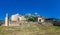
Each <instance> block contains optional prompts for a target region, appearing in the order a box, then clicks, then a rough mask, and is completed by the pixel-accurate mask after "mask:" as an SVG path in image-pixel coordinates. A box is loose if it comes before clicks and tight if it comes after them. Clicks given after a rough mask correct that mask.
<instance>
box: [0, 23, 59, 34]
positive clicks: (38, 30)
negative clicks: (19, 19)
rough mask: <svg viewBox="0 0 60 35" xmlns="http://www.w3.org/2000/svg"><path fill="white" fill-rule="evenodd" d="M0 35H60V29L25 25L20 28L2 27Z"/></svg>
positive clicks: (39, 25)
mask: <svg viewBox="0 0 60 35" xmlns="http://www.w3.org/2000/svg"><path fill="white" fill-rule="evenodd" d="M0 35H60V27H58V26H43V25H41V24H24V25H21V26H19V27H5V26H1V27H0Z"/></svg>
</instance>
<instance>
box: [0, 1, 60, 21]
mask: <svg viewBox="0 0 60 35" xmlns="http://www.w3.org/2000/svg"><path fill="white" fill-rule="evenodd" d="M6 13H8V14H9V17H11V15H13V14H16V13H19V14H21V15H24V14H26V13H31V14H34V13H38V14H39V15H41V16H45V17H48V18H59V19H60V0H0V20H4V19H5V16H6Z"/></svg>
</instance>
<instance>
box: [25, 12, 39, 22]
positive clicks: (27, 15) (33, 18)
mask: <svg viewBox="0 0 60 35" xmlns="http://www.w3.org/2000/svg"><path fill="white" fill-rule="evenodd" d="M38 16H39V15H38V14H37V13H35V14H34V15H31V14H26V15H25V18H26V19H27V21H35V20H36V17H38Z"/></svg>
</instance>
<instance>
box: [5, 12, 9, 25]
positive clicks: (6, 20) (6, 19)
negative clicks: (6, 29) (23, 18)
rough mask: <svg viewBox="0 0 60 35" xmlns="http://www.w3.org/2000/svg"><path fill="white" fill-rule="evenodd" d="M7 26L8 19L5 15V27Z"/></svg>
mask: <svg viewBox="0 0 60 35" xmlns="http://www.w3.org/2000/svg"><path fill="white" fill-rule="evenodd" d="M8 24H9V18H8V13H6V17H5V26H8Z"/></svg>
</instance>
